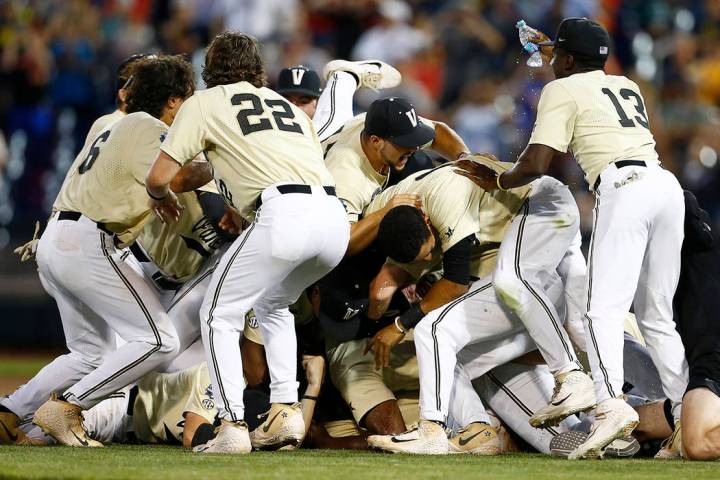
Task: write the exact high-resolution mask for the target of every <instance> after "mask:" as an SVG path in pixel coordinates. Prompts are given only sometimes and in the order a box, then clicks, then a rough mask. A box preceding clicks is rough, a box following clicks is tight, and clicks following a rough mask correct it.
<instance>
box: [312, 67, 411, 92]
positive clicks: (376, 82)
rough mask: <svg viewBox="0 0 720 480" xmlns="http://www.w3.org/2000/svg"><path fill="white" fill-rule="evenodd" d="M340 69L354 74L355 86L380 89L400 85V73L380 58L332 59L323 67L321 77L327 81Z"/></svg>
mask: <svg viewBox="0 0 720 480" xmlns="http://www.w3.org/2000/svg"><path fill="white" fill-rule="evenodd" d="M337 71H342V72H348V73H352V74H353V75H355V76H356V77H357V78H358V80H359V84H358V86H357V88H362V87H365V88H370V89H372V90H382V89H384V88H393V87H397V86H398V85H400V82H401V81H402V75H400V72H398V71H397V69H396V68H395V67H393V66H392V65H388V64H387V63H385V62H381V61H380V60H363V61H360V62H350V61H348V60H333V61H331V62H329V63H328V64H327V65H325V67H324V68H323V78H325V80H326V81H327V80H328V79H329V78H330V75H332V74H333V72H337Z"/></svg>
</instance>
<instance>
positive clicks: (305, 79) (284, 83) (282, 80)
mask: <svg viewBox="0 0 720 480" xmlns="http://www.w3.org/2000/svg"><path fill="white" fill-rule="evenodd" d="M275 91H276V92H278V93H280V94H283V93H299V94H302V95H309V96H311V97H319V96H320V93H321V92H322V88H320V77H318V74H317V72H315V70H312V69H310V68H307V67H304V66H302V65H297V66H294V67H288V68H283V69H282V71H281V72H280V75H279V76H278V82H277V89H276V90H275Z"/></svg>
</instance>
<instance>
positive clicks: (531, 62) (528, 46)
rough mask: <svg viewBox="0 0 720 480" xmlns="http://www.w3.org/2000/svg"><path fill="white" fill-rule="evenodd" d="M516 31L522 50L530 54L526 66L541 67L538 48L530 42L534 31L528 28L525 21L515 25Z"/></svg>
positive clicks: (541, 62)
mask: <svg viewBox="0 0 720 480" xmlns="http://www.w3.org/2000/svg"><path fill="white" fill-rule="evenodd" d="M515 27H517V29H518V35H519V36H520V43H522V46H523V49H524V50H525V51H526V52H528V54H530V58H528V60H527V62H525V63H526V64H527V66H529V67H542V64H543V61H542V56H541V55H540V47H539V46H537V45H536V44H534V43H532V42H531V41H530V37H532V36H534V35H535V33H536V32H535V29H534V28H532V27H530V26H528V25H527V24H526V23H525V20H520V21H518V22H517V23H516V24H515Z"/></svg>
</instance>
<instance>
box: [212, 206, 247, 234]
mask: <svg viewBox="0 0 720 480" xmlns="http://www.w3.org/2000/svg"><path fill="white" fill-rule="evenodd" d="M218 226H219V227H220V228H222V229H223V230H225V231H226V232H227V233H229V234H230V235H239V234H240V232H242V229H243V219H242V217H241V216H240V215H238V214H237V212H235V211H234V210H233V209H231V208H230V207H227V206H226V207H225V214H224V215H223V217H222V218H221V219H220V221H219V222H218Z"/></svg>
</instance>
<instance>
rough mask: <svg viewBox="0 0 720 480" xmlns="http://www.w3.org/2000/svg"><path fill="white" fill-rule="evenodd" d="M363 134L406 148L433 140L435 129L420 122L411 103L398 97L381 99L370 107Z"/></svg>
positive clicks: (419, 145)
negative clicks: (375, 136)
mask: <svg viewBox="0 0 720 480" xmlns="http://www.w3.org/2000/svg"><path fill="white" fill-rule="evenodd" d="M365 133H367V134H368V135H377V136H378V137H380V138H382V139H385V140H388V141H390V142H392V143H394V144H396V145H399V146H401V147H407V148H411V147H421V146H423V145H425V144H426V143H428V142H430V141H432V140H434V139H435V129H434V128H433V127H431V126H430V125H427V124H425V123H423V122H422V121H420V119H419V118H418V115H417V112H416V111H415V107H413V105H412V103H410V102H408V101H407V100H405V99H404V98H400V97H389V98H381V99H379V100H375V101H374V102H373V103H372V104H371V105H370V108H369V109H368V111H367V114H366V115H365Z"/></svg>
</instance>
